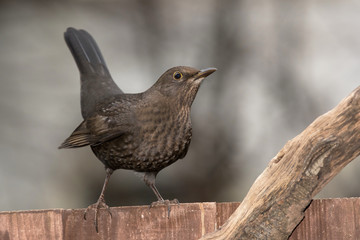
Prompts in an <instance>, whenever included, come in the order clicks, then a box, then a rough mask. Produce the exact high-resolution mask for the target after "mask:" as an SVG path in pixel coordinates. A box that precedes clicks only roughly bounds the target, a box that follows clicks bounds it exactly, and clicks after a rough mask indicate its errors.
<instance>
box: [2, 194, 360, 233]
mask: <svg viewBox="0 0 360 240" xmlns="http://www.w3.org/2000/svg"><path fill="white" fill-rule="evenodd" d="M239 204H240V203H237V202H234V203H185V204H180V205H172V208H171V214H170V218H168V217H167V209H166V208H165V207H163V206H158V207H154V208H151V209H149V207H148V206H132V207H114V208H111V212H112V218H110V216H109V214H108V213H107V212H106V211H105V210H101V211H102V212H101V214H100V221H99V233H96V232H95V228H94V225H93V213H92V212H90V213H89V219H88V220H86V221H85V220H84V219H83V214H84V209H73V210H65V209H54V210H34V211H15V212H1V213H0V239H1V240H17V239H27V240H32V239H34V240H35V239H36V240H38V239H49V240H52V239H56V240H63V239H65V240H70V239H77V240H82V239H89V240H92V239H96V240H98V239H129V240H133V239H137V240H138V239H146V240H148V239H149V240H151V239H157V240H158V239H166V240H171V239H177V240H179V239H180V240H181V239H186V240H191V239H198V238H200V237H201V236H203V235H204V234H206V233H210V232H213V231H214V230H215V229H216V228H219V227H220V226H221V225H223V224H224V222H225V221H226V220H227V219H228V217H229V216H230V215H231V214H232V213H233V212H234V211H235V210H236V208H237V207H238V206H239ZM359 218H360V198H341V199H319V200H314V201H313V202H312V203H311V205H310V206H309V208H308V209H307V210H306V211H305V218H304V220H303V221H302V222H301V223H300V224H299V226H298V227H297V228H296V229H295V231H294V232H293V234H292V235H291V237H290V238H289V239H291V240H298V239H302V240H310V239H327V240H331V239H334V240H335V239H360V220H359Z"/></svg>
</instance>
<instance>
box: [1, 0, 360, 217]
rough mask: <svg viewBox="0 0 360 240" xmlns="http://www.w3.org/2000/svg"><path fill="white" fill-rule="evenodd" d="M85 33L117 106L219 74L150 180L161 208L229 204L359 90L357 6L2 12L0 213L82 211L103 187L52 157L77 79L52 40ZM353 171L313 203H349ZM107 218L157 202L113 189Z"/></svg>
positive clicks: (127, 178) (69, 126)
mask: <svg viewBox="0 0 360 240" xmlns="http://www.w3.org/2000/svg"><path fill="white" fill-rule="evenodd" d="M69 26H72V27H75V28H82V29H86V30H87V31H89V32H90V33H91V34H92V35H93V36H94V38H95V39H96V41H97V42H98V44H99V46H100V48H101V49H102V52H103V55H104V57H105V60H106V61H107V63H108V66H109V69H110V72H111V73H112V76H113V78H114V79H115V80H116V82H117V84H118V85H119V86H120V88H122V90H124V91H125V92H140V91H144V90H146V89H147V88H148V87H150V86H151V85H152V84H153V83H154V82H155V81H156V79H157V78H158V77H159V76H160V75H161V74H162V73H163V72H164V71H165V70H166V69H168V68H170V67H173V66H176V65H189V66H193V67H196V68H205V67H217V68H218V71H217V72H216V73H215V74H213V75H212V76H211V77H209V78H208V79H207V80H206V81H205V82H204V83H203V85H202V86H201V89H200V91H199V93H198V95H197V98H196V99H195V102H194V104H193V109H192V119H193V129H194V130H193V141H192V144H191V146H190V150H189V152H188V155H187V156H186V158H185V159H183V160H179V161H178V162H176V163H175V164H173V165H171V166H170V167H168V168H166V169H165V170H163V171H162V172H160V174H159V175H158V178H157V186H158V189H159V191H160V192H161V193H162V195H163V196H164V197H165V198H169V199H173V198H177V199H178V200H179V201H180V202H200V201H240V200H242V198H243V197H244V196H245V194H246V192H247V191H248V189H249V188H250V186H251V184H252V182H253V181H254V180H255V179H256V177H257V176H258V175H259V174H260V173H261V172H262V171H263V170H264V168H265V167H266V165H267V163H268V162H269V161H270V160H271V158H272V157H273V156H275V154H276V153H277V152H278V151H279V150H280V149H281V147H282V146H283V145H284V144H285V143H286V141H288V140H289V139H291V138H293V137H295V136H296V135H297V134H299V133H300V132H301V131H302V130H303V129H304V128H305V127H306V126H307V125H308V124H310V123H311V122H312V121H313V120H314V119H315V118H316V117H317V116H319V115H321V114H323V113H325V112H326V111H328V110H330V109H331V108H333V107H334V106H335V105H336V104H337V103H338V102H339V101H340V100H341V99H342V98H344V97H346V96H347V95H348V94H349V93H350V92H351V91H352V90H353V89H355V88H356V87H357V86H358V85H359V75H360V2H359V1H355V0H347V1H335V0H330V1H310V0H305V1H299V0H298V1H281V0H270V1H263V0H260V1H250V0H248V1H229V0H222V1H220V0H218V1H215V0H206V1H205V0H199V1H191V0H183V1H165V0H156V1H145V0H143V1H139V0H135V1H134V0H132V1H131V0H127V1H86V0H83V1H2V2H0V193H1V194H0V210H1V211H5V210H19V209H38V208H41V209H44V208H82V207H86V206H87V205H89V204H91V203H93V202H95V201H96V199H97V197H98V195H99V193H100V190H101V187H102V184H103V180H104V177H105V172H104V168H103V165H102V164H101V163H100V162H99V161H98V160H97V159H96V158H95V156H94V155H93V154H92V152H91V150H90V149H89V148H83V149H75V150H58V149H57V147H58V146H59V144H60V143H61V142H62V141H63V140H64V139H65V138H66V137H68V136H69V134H70V133H71V132H72V131H73V130H74V129H75V127H76V126H77V125H78V124H79V123H80V122H81V115H80V103H79V100H80V96H79V95H80V94H79V74H78V70H77V68H76V65H75V63H74V61H73V59H72V56H71V54H70V52H69V50H68V49H67V47H66V44H65V42H64V40H63V32H64V31H65V29H66V28H67V27H69ZM359 164H360V163H359V162H358V160H355V161H354V162H352V163H351V164H349V165H348V166H347V167H346V168H345V169H344V170H343V171H342V172H341V173H340V174H339V175H338V176H337V177H336V178H335V179H334V180H333V181H332V182H331V183H330V184H329V185H328V186H327V187H326V188H325V189H324V190H323V191H322V192H321V193H320V194H319V195H318V197H351V196H359V195H360V188H359V185H358V182H359V180H360V175H359V174H358V172H359V168H360V165H359ZM105 198H106V200H107V202H108V204H109V205H111V206H117V205H139V204H149V203H150V202H152V201H155V200H156V199H155V196H154V195H153V193H152V192H151V190H150V189H148V188H147V187H146V186H145V184H143V182H142V181H141V180H140V179H138V178H137V177H136V176H135V175H134V174H133V173H132V172H130V171H125V170H118V171H116V172H115V174H113V177H112V178H111V180H110V184H109V188H108V191H107V192H106V197H105Z"/></svg>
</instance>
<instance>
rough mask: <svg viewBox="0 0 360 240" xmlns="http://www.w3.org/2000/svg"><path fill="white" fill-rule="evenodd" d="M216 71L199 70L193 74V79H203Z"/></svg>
mask: <svg viewBox="0 0 360 240" xmlns="http://www.w3.org/2000/svg"><path fill="white" fill-rule="evenodd" d="M216 70H217V69H216V68H205V69H202V70H200V71H199V72H198V73H196V74H195V79H196V80H197V79H203V78H205V77H207V76H209V75H210V74H212V73H213V72H215V71H216Z"/></svg>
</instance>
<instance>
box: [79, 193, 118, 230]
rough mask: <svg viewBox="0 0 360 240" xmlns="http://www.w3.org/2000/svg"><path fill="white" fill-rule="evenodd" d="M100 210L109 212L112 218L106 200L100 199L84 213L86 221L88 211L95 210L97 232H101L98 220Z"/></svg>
mask: <svg viewBox="0 0 360 240" xmlns="http://www.w3.org/2000/svg"><path fill="white" fill-rule="evenodd" d="M100 208H104V209H106V210H107V212H108V213H109V215H110V217H112V214H111V211H110V207H109V206H108V205H106V203H105V200H104V199H99V200H98V201H97V202H96V203H94V204H91V205H90V206H88V207H87V208H86V210H85V213H84V219H85V220H86V215H87V213H88V211H89V210H90V209H94V210H95V217H94V225H95V230H96V232H99V230H98V218H99V209H100Z"/></svg>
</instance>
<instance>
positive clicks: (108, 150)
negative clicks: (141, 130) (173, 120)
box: [91, 128, 191, 172]
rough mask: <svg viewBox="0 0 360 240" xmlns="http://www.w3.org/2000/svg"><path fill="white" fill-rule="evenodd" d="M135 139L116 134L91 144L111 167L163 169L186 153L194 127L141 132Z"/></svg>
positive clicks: (100, 158) (105, 163) (98, 156)
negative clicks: (104, 140) (110, 138)
mask: <svg viewBox="0 0 360 240" xmlns="http://www.w3.org/2000/svg"><path fill="white" fill-rule="evenodd" d="M140 136H141V137H138V138H137V140H136V141H134V139H132V141H125V140H124V137H120V138H116V139H113V140H110V141H107V142H104V143H102V144H99V145H96V146H92V147H91V148H92V150H93V152H94V153H95V155H96V156H97V158H98V159H99V160H100V161H101V162H103V164H104V165H105V166H106V167H109V168H111V169H119V168H121V169H131V170H135V171H139V172H150V171H154V172H157V171H160V170H161V169H163V168H165V167H167V166H169V165H170V164H172V163H174V162H175V161H177V160H178V159H181V158H183V157H185V155H186V153H187V150H188V147H189V144H190V141H191V128H190V129H178V130H172V131H170V132H168V133H167V134H164V133H163V132H161V134H160V131H155V132H153V133H151V134H150V133H147V134H140Z"/></svg>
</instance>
